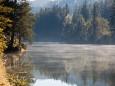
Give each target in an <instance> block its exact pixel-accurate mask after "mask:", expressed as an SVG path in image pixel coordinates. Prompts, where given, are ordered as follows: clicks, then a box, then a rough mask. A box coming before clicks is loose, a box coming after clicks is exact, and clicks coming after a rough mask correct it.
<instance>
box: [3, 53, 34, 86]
mask: <svg viewBox="0 0 115 86" xmlns="http://www.w3.org/2000/svg"><path fill="white" fill-rule="evenodd" d="M4 58H5V59H6V60H7V64H6V67H7V72H8V75H9V76H8V78H9V81H10V83H11V84H13V85H14V86H29V85H30V84H31V83H34V80H33V76H32V74H31V71H32V69H33V65H32V60H31V58H30V57H28V55H27V54H26V53H23V55H19V54H18V53H7V54H5V56H4Z"/></svg>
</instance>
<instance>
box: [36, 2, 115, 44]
mask: <svg viewBox="0 0 115 86" xmlns="http://www.w3.org/2000/svg"><path fill="white" fill-rule="evenodd" d="M34 30H35V32H36V37H35V40H37V41H39V40H41V41H48V40H49V41H51V40H53V41H56V40H58V41H63V42H66V43H94V44H95V43H102V44H113V43H115V0H104V1H103V0H101V1H98V2H95V3H92V4H89V3H88V2H87V0H85V1H84V3H83V4H82V5H80V6H79V7H77V6H76V8H75V10H74V12H71V10H70V9H69V7H68V5H67V4H66V5H65V6H64V7H60V6H58V5H56V6H53V7H52V8H45V9H42V8H41V10H40V11H39V12H38V13H37V14H36V24H35V26H34ZM37 33H38V36H37ZM42 39H44V40H42Z"/></svg>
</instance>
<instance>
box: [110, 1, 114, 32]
mask: <svg viewBox="0 0 115 86" xmlns="http://www.w3.org/2000/svg"><path fill="white" fill-rule="evenodd" d="M110 25H111V28H112V29H115V0H114V1H113V4H112V7H111V20H110ZM114 31H115V30H114Z"/></svg>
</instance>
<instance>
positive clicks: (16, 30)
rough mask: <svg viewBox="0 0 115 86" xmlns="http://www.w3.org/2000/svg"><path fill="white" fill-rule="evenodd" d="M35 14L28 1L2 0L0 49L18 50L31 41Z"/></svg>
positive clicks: (0, 2) (0, 10)
mask: <svg viewBox="0 0 115 86" xmlns="http://www.w3.org/2000/svg"><path fill="white" fill-rule="evenodd" d="M33 23H34V15H33V14H32V13H31V7H30V6H29V3H28V1H26V0H25V1H18V0H0V51H1V52H3V51H4V49H5V50H8V51H12V50H17V49H19V48H20V47H21V45H22V41H29V42H31V39H32V36H33V30H32V25H33Z"/></svg>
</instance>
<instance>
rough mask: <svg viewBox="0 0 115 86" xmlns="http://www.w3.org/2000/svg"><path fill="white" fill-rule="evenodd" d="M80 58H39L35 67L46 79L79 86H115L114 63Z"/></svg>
mask: <svg viewBox="0 0 115 86" xmlns="http://www.w3.org/2000/svg"><path fill="white" fill-rule="evenodd" d="M80 58H81V59H60V58H56V59H53V58H50V57H38V58H37V59H38V60H36V59H35V60H36V61H35V65H36V68H37V70H39V72H40V74H41V76H42V75H45V76H46V79H47V77H49V78H53V79H55V80H61V81H63V82H66V83H68V84H76V85H78V86H115V64H114V63H113V62H114V61H113V62H111V60H108V59H107V60H106V61H103V62H100V60H96V59H86V58H87V57H80ZM103 60H104V59H103ZM36 74H37V73H36ZM36 76H37V75H36ZM38 79H39V76H38Z"/></svg>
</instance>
